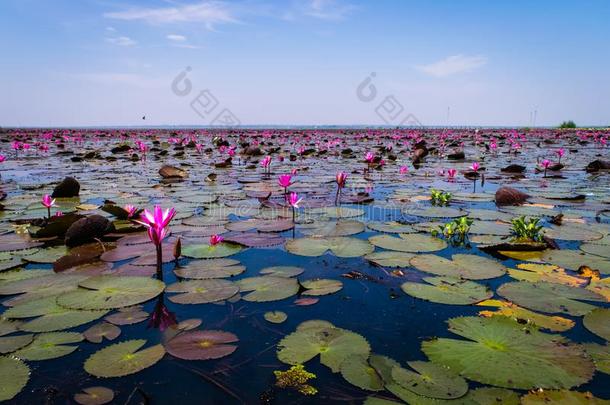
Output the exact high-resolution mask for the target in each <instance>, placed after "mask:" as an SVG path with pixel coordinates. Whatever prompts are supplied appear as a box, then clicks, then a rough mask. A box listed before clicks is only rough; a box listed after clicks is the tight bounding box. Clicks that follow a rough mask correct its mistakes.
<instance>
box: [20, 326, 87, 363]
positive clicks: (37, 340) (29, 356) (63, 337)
mask: <svg viewBox="0 0 610 405" xmlns="http://www.w3.org/2000/svg"><path fill="white" fill-rule="evenodd" d="M82 340H83V335H81V334H80V333H76V332H51V333H41V334H39V335H36V336H35V337H34V340H33V341H32V343H30V344H29V345H27V346H26V347H24V348H23V349H20V350H17V351H16V352H14V353H13V356H15V357H19V358H20V359H22V360H30V361H38V360H50V359H56V358H58V357H63V356H67V355H68V354H70V353H72V352H73V351H74V350H76V349H77V348H78V346H70V345H69V344H70V343H78V342H81V341H82Z"/></svg>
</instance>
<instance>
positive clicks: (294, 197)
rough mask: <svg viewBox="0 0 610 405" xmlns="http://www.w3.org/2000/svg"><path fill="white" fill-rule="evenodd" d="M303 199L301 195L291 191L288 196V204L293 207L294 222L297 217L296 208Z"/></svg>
mask: <svg viewBox="0 0 610 405" xmlns="http://www.w3.org/2000/svg"><path fill="white" fill-rule="evenodd" d="M302 200H303V199H302V198H299V195H298V194H297V193H295V192H292V193H290V195H289V196H288V204H289V205H290V206H291V207H292V222H293V223H294V222H295V219H296V210H297V209H298V208H299V204H300V203H301V201H302Z"/></svg>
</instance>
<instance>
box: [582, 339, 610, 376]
mask: <svg viewBox="0 0 610 405" xmlns="http://www.w3.org/2000/svg"><path fill="white" fill-rule="evenodd" d="M584 346H585V350H586V351H587V354H588V355H589V356H590V357H591V358H592V359H593V363H595V368H596V369H597V371H601V372H602V373H606V374H610V346H608V344H605V345H598V344H597V343H585V344H584Z"/></svg>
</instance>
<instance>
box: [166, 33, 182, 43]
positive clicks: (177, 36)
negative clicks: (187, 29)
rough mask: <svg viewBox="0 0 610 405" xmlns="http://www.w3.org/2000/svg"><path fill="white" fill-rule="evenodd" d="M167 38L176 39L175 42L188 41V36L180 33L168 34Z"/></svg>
mask: <svg viewBox="0 0 610 405" xmlns="http://www.w3.org/2000/svg"><path fill="white" fill-rule="evenodd" d="M166 38H167V39H169V40H170V41H175V42H184V41H186V37H185V36H184V35H178V34H169V35H168V36H166Z"/></svg>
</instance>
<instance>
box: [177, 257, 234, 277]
mask: <svg viewBox="0 0 610 405" xmlns="http://www.w3.org/2000/svg"><path fill="white" fill-rule="evenodd" d="M244 271H246V266H240V265H239V261H238V260H233V259H209V260H193V261H191V262H190V263H188V264H187V265H186V266H184V267H178V268H176V269H174V273H176V275H177V276H178V277H182V278H194V279H210V278H225V277H233V276H237V275H239V274H241V273H243V272H244Z"/></svg>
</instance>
